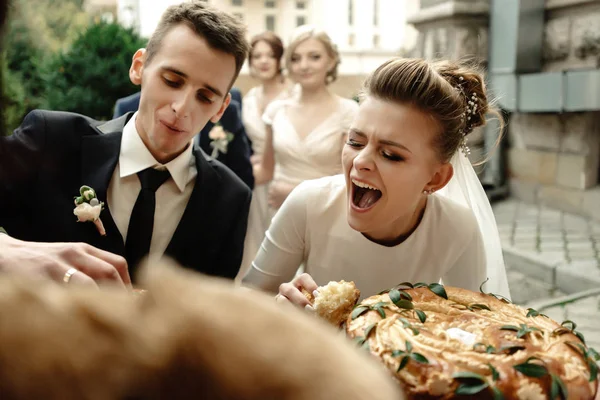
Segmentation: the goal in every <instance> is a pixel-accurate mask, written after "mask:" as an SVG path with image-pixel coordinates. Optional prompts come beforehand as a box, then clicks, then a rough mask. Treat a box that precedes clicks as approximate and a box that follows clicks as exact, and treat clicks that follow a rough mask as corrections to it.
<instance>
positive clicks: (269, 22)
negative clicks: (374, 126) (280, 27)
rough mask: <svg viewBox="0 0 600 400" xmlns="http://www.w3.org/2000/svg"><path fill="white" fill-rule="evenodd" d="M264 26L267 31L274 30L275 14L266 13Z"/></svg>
mask: <svg viewBox="0 0 600 400" xmlns="http://www.w3.org/2000/svg"><path fill="white" fill-rule="evenodd" d="M265 28H266V29H267V30H268V31H271V32H275V16H274V15H267V16H266V17H265Z"/></svg>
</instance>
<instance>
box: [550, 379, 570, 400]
mask: <svg viewBox="0 0 600 400" xmlns="http://www.w3.org/2000/svg"><path fill="white" fill-rule="evenodd" d="M550 376H551V377H552V381H551V384H550V399H552V400H554V399H556V398H557V397H558V398H559V399H561V400H567V399H568V398H569V397H568V392H567V387H566V386H565V384H564V382H563V381H562V380H561V379H560V378H559V377H558V376H556V375H554V374H551V375H550Z"/></svg>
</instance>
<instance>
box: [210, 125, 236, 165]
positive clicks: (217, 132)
mask: <svg viewBox="0 0 600 400" xmlns="http://www.w3.org/2000/svg"><path fill="white" fill-rule="evenodd" d="M208 137H209V138H210V140H211V142H210V147H212V148H213V151H212V153H211V155H210V156H211V157H212V158H217V156H218V155H219V153H223V154H227V147H228V146H229V142H231V141H232V140H233V137H234V136H233V133H231V132H227V131H226V130H225V129H223V126H222V125H221V124H220V123H218V122H217V123H216V124H215V126H214V127H213V128H212V129H211V130H210V132H208Z"/></svg>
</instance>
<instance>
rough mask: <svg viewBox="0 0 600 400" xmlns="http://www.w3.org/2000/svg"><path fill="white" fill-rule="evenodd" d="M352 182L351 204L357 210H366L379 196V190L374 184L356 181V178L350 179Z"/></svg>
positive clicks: (373, 204) (375, 202) (371, 206)
mask: <svg viewBox="0 0 600 400" xmlns="http://www.w3.org/2000/svg"><path fill="white" fill-rule="evenodd" d="M351 182H352V205H353V206H354V208H355V209H356V210H357V211H361V212H364V211H368V210H370V209H371V208H373V206H375V204H377V202H378V201H379V199H380V198H381V195H382V193H381V190H379V189H377V188H376V187H375V186H373V185H371V184H368V183H365V182H361V181H358V180H356V179H351Z"/></svg>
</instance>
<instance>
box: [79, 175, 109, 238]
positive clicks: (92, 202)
mask: <svg viewBox="0 0 600 400" xmlns="http://www.w3.org/2000/svg"><path fill="white" fill-rule="evenodd" d="M79 194H80V196H77V197H75V209H74V210H73V214H75V215H76V216H77V222H87V221H92V222H93V223H94V225H96V229H98V232H100V235H102V236H106V231H105V230H104V224H102V221H101V220H100V212H101V211H102V209H103V208H104V203H103V202H101V201H99V200H98V198H97V197H96V191H95V190H94V189H92V188H91V187H89V186H82V187H81V188H80V189H79Z"/></svg>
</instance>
